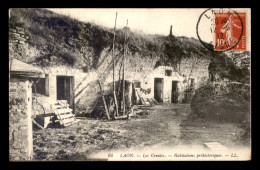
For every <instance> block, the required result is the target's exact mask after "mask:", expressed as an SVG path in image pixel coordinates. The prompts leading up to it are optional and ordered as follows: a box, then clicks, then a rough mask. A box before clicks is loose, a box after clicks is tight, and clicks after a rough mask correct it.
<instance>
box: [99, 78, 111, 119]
mask: <svg viewBox="0 0 260 170" xmlns="http://www.w3.org/2000/svg"><path fill="white" fill-rule="evenodd" d="M98 85H99V88H100V94H101V97H102V100H103V103H104V106H105V111H106V115H107V119H108V120H110V116H109V112H108V109H107V104H106V100H105V97H104V94H103V90H102V86H101V83H100V81H99V80H98Z"/></svg>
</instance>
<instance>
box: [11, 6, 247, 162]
mask: <svg viewBox="0 0 260 170" xmlns="http://www.w3.org/2000/svg"><path fill="white" fill-rule="evenodd" d="M8 12H9V14H8V16H9V18H8V20H9V21H8V31H9V33H8V34H9V37H8V39H9V41H8V43H9V49H8V50H9V161H10V162H21V161H30V162H31V161H32V162H34V161H223V160H224V161H230V160H232V161H249V160H251V143H252V142H251V114H252V113H251V9H250V8H9V10H8Z"/></svg>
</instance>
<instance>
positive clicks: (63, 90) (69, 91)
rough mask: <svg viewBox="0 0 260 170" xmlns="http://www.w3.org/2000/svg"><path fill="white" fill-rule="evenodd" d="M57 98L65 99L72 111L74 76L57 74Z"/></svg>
mask: <svg viewBox="0 0 260 170" xmlns="http://www.w3.org/2000/svg"><path fill="white" fill-rule="evenodd" d="M57 100H67V101H68V104H69V105H70V108H71V109H72V110H73V112H74V77H73V76H57Z"/></svg>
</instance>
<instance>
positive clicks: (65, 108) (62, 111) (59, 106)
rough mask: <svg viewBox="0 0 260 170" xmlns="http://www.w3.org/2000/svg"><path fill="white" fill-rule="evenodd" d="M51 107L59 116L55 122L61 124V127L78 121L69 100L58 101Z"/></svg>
mask: <svg viewBox="0 0 260 170" xmlns="http://www.w3.org/2000/svg"><path fill="white" fill-rule="evenodd" d="M51 107H52V109H53V111H54V113H55V115H56V116H57V119H56V120H55V122H59V123H60V125H61V126H63V127H66V126H68V125H71V124H72V123H73V122H74V121H75V120H76V118H75V117H74V114H73V113H72V109H71V108H69V104H68V102H67V100H57V102H56V103H55V104H53V105H52V106H51Z"/></svg>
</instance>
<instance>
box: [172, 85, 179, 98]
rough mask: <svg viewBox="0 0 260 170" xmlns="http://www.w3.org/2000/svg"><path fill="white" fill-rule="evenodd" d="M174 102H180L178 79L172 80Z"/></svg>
mask: <svg viewBox="0 0 260 170" xmlns="http://www.w3.org/2000/svg"><path fill="white" fill-rule="evenodd" d="M172 103H178V81H172Z"/></svg>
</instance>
